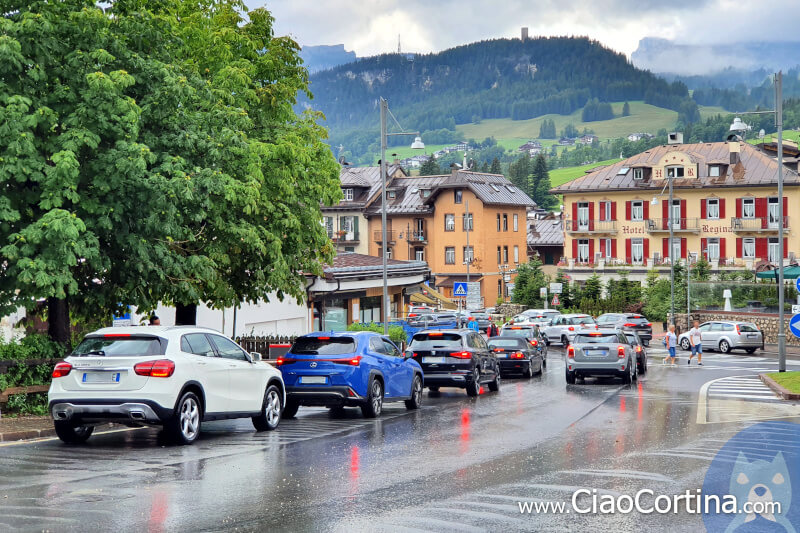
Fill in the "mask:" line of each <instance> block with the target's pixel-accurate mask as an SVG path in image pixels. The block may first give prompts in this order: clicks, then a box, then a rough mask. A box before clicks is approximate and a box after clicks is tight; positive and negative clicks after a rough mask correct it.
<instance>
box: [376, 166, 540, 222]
mask: <svg viewBox="0 0 800 533" xmlns="http://www.w3.org/2000/svg"><path fill="white" fill-rule="evenodd" d="M389 188H390V189H393V190H395V191H396V194H397V196H396V198H395V199H394V200H389V201H388V202H387V209H386V212H387V213H389V214H401V213H402V214H408V213H411V214H414V213H432V212H433V203H434V200H435V198H436V196H437V195H438V194H439V193H440V192H442V191H445V190H450V189H469V190H470V191H472V193H473V194H475V196H477V197H478V199H479V200H480V201H481V202H482V203H483V204H484V205H509V206H515V207H535V206H536V204H535V203H534V201H533V200H531V199H530V197H529V196H528V195H527V194H525V193H524V192H523V191H521V190H520V189H518V188H517V187H516V186H514V185H513V184H512V183H511V182H510V181H509V180H508V179H507V178H506V177H505V176H503V175H502V174H488V173H483V172H472V171H468V170H455V171H453V172H452V173H450V174H443V175H437V176H413V177H408V176H398V177H395V178H393V179H392V182H391V184H390V186H389ZM421 189H430V191H431V194H430V196H429V197H428V198H423V197H422V195H421V194H420V192H419V191H420V190H421ZM371 207H372V209H373V212H378V211H379V209H380V202H373V204H372V206H371Z"/></svg>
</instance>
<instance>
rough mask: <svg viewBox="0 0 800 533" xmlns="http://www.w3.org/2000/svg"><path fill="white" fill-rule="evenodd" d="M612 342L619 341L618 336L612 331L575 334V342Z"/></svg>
mask: <svg viewBox="0 0 800 533" xmlns="http://www.w3.org/2000/svg"><path fill="white" fill-rule="evenodd" d="M612 342H619V337H618V336H617V335H616V334H614V333H601V334H599V335H575V344H608V343H612Z"/></svg>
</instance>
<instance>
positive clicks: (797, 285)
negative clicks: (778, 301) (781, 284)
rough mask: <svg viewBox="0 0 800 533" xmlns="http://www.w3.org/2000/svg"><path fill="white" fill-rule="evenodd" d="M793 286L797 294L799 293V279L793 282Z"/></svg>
mask: <svg viewBox="0 0 800 533" xmlns="http://www.w3.org/2000/svg"><path fill="white" fill-rule="evenodd" d="M794 286H795V287H797V292H800V278H797V279H796V280H794Z"/></svg>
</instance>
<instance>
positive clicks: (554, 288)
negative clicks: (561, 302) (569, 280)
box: [550, 283, 563, 294]
mask: <svg viewBox="0 0 800 533" xmlns="http://www.w3.org/2000/svg"><path fill="white" fill-rule="evenodd" d="M562 288H563V286H562V284H561V283H551V284H550V292H552V293H553V294H561V289H562Z"/></svg>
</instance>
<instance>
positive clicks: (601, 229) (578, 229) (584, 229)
mask: <svg viewBox="0 0 800 533" xmlns="http://www.w3.org/2000/svg"><path fill="white" fill-rule="evenodd" d="M567 231H568V232H569V233H595V234H597V233H616V232H617V221H616V220H569V221H567Z"/></svg>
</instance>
